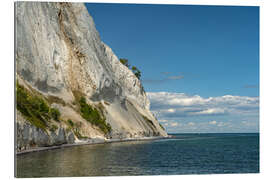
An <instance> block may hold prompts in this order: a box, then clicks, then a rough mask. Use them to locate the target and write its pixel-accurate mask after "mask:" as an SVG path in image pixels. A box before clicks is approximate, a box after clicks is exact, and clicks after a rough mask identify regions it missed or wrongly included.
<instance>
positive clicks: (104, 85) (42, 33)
mask: <svg viewBox="0 0 270 180" xmlns="http://www.w3.org/2000/svg"><path fill="white" fill-rule="evenodd" d="M15 23H16V26H15V27H16V77H17V80H18V83H19V84H20V85H22V86H24V87H25V88H26V89H28V90H29V92H32V93H33V92H35V93H39V94H40V95H41V96H43V97H44V98H45V99H46V98H49V97H57V99H58V101H55V102H50V103H49V104H50V106H51V107H55V108H57V109H59V111H60V113H61V121H60V122H57V123H55V124H56V126H57V127H59V129H58V131H59V132H56V135H54V137H57V133H61V131H62V130H61V129H63V132H62V134H64V135H63V138H62V140H63V143H67V142H69V143H70V142H71V143H72V142H74V141H72V138H71V137H70V139H71V140H68V138H67V137H68V136H69V135H68V132H66V129H68V125H67V120H68V119H71V120H72V121H73V122H75V123H80V128H78V130H79V132H80V134H81V135H82V136H84V137H88V138H94V137H103V138H127V137H144V136H167V133H166V132H165V131H164V130H163V129H162V128H161V126H160V125H159V123H158V121H157V120H156V118H155V117H154V116H153V114H152V113H151V112H150V110H149V106H150V103H149V100H148V98H147V96H146V93H145V92H144V90H143V87H142V84H141V82H140V80H139V79H138V78H137V77H136V76H135V75H134V74H133V72H132V71H131V70H129V69H128V68H127V67H126V66H124V65H122V64H121V63H120V62H119V60H118V58H117V57H116V55H115V54H114V53H113V51H112V49H111V48H110V47H108V46H107V45H106V44H104V43H103V42H102V41H101V40H100V37H99V34H98V32H97V30H96V28H95V24H94V22H93V19H92V17H91V16H90V15H89V14H88V11H87V9H86V7H85V6H84V4H82V3H52V2H51V3H44V2H16V20H15ZM78 94H79V95H80V96H84V97H85V98H86V101H87V103H88V104H90V105H92V106H93V107H100V106H101V107H102V108H101V110H100V111H102V112H101V113H102V114H103V115H104V118H105V120H106V122H107V123H108V124H110V126H111V131H110V133H107V134H106V133H103V132H102V131H100V130H99V128H98V127H96V126H95V125H93V124H91V123H89V122H87V121H86V120H85V119H84V118H83V117H82V116H81V114H80V111H78V107H76V104H75V103H74V102H75V100H76V96H78ZM59 100H61V101H59ZM60 102H61V103H60ZM18 119H24V120H20V121H18ZM28 126H29V127H30V126H32V128H34V129H35V127H33V125H32V124H31V123H29V122H28V121H27V120H25V118H24V117H23V115H21V114H20V113H17V132H18V134H17V137H20V138H24V139H31V138H30V136H33V135H31V133H30V131H29V133H27V132H25V133H24V134H23V133H22V132H23V130H24V129H25V128H26V127H28ZM30 129H31V128H30ZM25 131H26V130H25ZM34 131H37V132H38V131H40V132H41V131H42V130H33V132H34ZM43 131H46V130H43ZM31 132H32V131H31ZM72 132H73V130H72V129H71V133H72ZM36 134H42V132H41V133H36ZM45 134H46V136H48V139H50V138H51V139H53V138H52V135H51V134H50V133H48V132H47V133H46V132H45ZM37 136H39V135H37ZM40 136H42V135H40ZM59 136H61V135H59ZM74 137H75V139H78V137H77V136H76V135H74ZM20 138H18V139H20ZM29 141H30V140H29ZM31 141H32V142H33V144H36V145H37V146H42V145H38V143H35V140H33V138H32V140H31ZM48 142H49V140H48ZM27 143H28V140H26V143H25V144H27ZM19 144H20V143H19ZM48 144H56V143H53V140H50V143H48Z"/></svg>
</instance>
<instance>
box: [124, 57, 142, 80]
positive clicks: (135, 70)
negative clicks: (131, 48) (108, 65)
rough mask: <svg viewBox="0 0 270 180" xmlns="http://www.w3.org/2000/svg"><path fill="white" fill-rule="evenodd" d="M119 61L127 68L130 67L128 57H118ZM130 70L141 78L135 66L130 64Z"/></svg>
mask: <svg viewBox="0 0 270 180" xmlns="http://www.w3.org/2000/svg"><path fill="white" fill-rule="evenodd" d="M119 61H120V62H121V63H122V64H123V65H125V66H126V67H127V68H129V69H130V64H128V59H125V58H120V59H119ZM131 70H132V72H133V73H134V75H135V76H136V77H137V78H138V79H140V78H141V71H140V70H139V69H138V68H137V67H136V66H132V67H131Z"/></svg>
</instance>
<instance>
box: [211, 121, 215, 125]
mask: <svg viewBox="0 0 270 180" xmlns="http://www.w3.org/2000/svg"><path fill="white" fill-rule="evenodd" d="M209 124H213V125H215V124H217V121H210V122H209Z"/></svg>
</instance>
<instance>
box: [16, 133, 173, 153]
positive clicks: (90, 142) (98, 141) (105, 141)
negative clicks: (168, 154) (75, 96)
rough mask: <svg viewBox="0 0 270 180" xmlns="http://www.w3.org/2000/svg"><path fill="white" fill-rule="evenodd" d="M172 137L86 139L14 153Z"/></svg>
mask: <svg viewBox="0 0 270 180" xmlns="http://www.w3.org/2000/svg"><path fill="white" fill-rule="evenodd" d="M170 138H172V136H170V135H168V136H167V137H163V136H152V137H140V138H125V139H100V138H95V139H88V140H86V141H77V142H76V143H74V144H62V145H55V146H48V147H37V148H33V149H27V150H23V151H20V152H15V155H22V154H28V153H33V152H39V151H48V150H54V149H61V148H67V147H72V146H81V145H94V144H109V143H116V142H129V141H152V140H158V139H170Z"/></svg>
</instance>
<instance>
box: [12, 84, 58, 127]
mask: <svg viewBox="0 0 270 180" xmlns="http://www.w3.org/2000/svg"><path fill="white" fill-rule="evenodd" d="M16 107H17V110H19V111H20V112H21V113H22V114H23V115H24V116H25V117H26V120H28V121H29V122H30V123H31V124H33V125H34V126H36V127H38V128H41V129H43V130H45V129H47V128H48V127H49V125H48V123H49V121H50V119H51V118H53V119H55V120H59V117H60V112H59V110H58V109H55V108H50V106H49V105H48V103H47V102H46V101H45V100H44V99H43V98H42V97H40V96H38V95H34V94H33V93H31V92H30V91H28V90H27V89H26V88H25V87H23V86H21V85H19V83H18V82H17V83H16Z"/></svg>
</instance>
